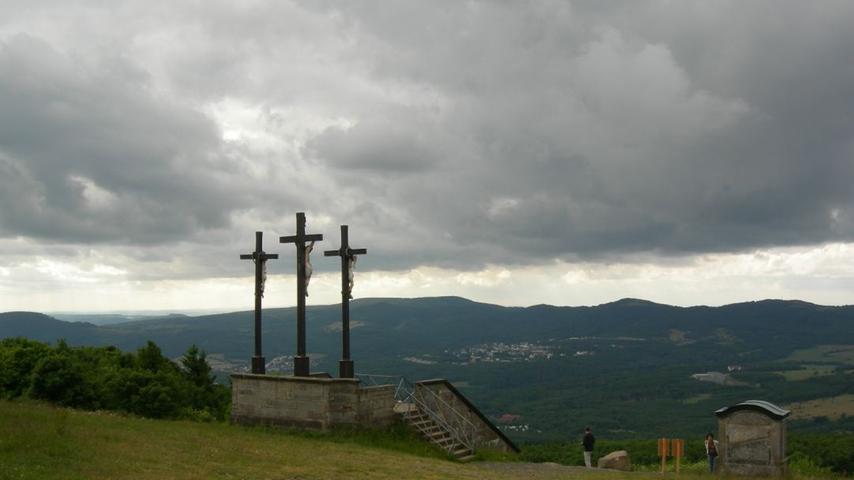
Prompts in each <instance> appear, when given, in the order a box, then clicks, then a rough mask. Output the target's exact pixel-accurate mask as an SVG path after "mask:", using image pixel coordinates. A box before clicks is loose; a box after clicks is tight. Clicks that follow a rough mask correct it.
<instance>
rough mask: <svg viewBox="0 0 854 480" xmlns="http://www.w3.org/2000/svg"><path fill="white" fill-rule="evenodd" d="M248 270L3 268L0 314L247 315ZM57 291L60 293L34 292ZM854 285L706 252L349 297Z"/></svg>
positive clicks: (825, 298)
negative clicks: (163, 272)
mask: <svg viewBox="0 0 854 480" xmlns="http://www.w3.org/2000/svg"><path fill="white" fill-rule="evenodd" d="M102 260H103V259H102ZM288 267H289V265H288V266H287V267H286V266H284V265H281V266H279V265H277V268H276V269H279V268H288ZM271 269H272V268H271ZM250 273H251V272H250V271H249V269H247V274H246V276H245V277H238V278H235V277H226V278H206V279H187V280H148V281H139V280H131V279H129V277H128V276H127V275H126V272H125V271H124V270H122V269H121V268H119V267H117V266H112V265H108V264H104V263H98V264H94V265H91V266H89V267H85V268H82V267H79V266H77V265H74V264H71V263H63V262H61V261H57V260H47V259H43V260H38V261H35V262H31V263H22V264H18V265H14V266H9V267H3V268H2V269H0V311H7V310H37V311H141V310H171V311H186V310H206V311H211V310H217V311H234V310H250V309H251V308H252V291H253V286H252V282H253V277H252V275H251V274H250ZM59 284H61V285H62V286H63V288H62V289H61V290H56V289H53V288H37V285H42V286H48V287H50V286H51V285H59ZM339 285H340V280H339V277H338V275H337V274H335V273H331V272H330V273H320V274H316V275H315V276H314V277H313V278H312V281H311V286H310V289H309V292H310V295H311V296H310V297H309V300H308V304H309V305H321V304H333V303H337V302H339V301H340V294H339ZM295 288H296V287H295V282H294V276H293V275H283V274H271V275H269V277H268V283H267V287H266V297H265V306H266V307H268V308H272V307H284V306H292V305H294V303H295V298H294V297H295ZM852 288H854V244H850V243H849V244H829V245H824V246H819V247H809V248H781V249H770V250H759V251H755V252H752V253H742V254H717V255H704V256H699V257H695V258H693V259H690V260H684V259H682V260H677V259H673V261H672V262H671V263H670V264H667V263H662V262H661V261H660V260H659V261H658V262H657V263H655V262H652V261H650V262H648V263H625V262H614V263H608V264H605V263H592V262H582V263H577V264H573V263H565V262H554V263H552V264H549V265H541V266H537V267H533V266H528V267H512V266H497V265H494V266H490V267H488V268H485V269H482V270H479V271H470V272H459V271H456V270H451V269H442V268H434V267H418V268H413V269H410V270H406V271H398V272H380V271H371V272H359V271H358V270H357V272H356V286H355V289H354V292H353V293H354V296H355V297H356V298H366V297H427V296H443V295H456V296H462V297H466V298H469V299H472V300H476V301H480V302H486V303H495V304H499V305H507V306H529V305H532V304H538V303H545V304H551V305H596V304H601V303H606V302H610V301H614V300H617V299H619V298H624V297H635V298H642V299H647V300H651V301H655V302H660V303H666V304H673V305H681V306H689V305H700V304H702V305H722V304H727V303H734V302H740V301H751V300H761V299H765V298H782V299H799V300H805V301H810V302H814V303H818V304H826V305H839V304H851V301H850V292H851V291H852Z"/></svg>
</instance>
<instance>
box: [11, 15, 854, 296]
mask: <svg viewBox="0 0 854 480" xmlns="http://www.w3.org/2000/svg"><path fill="white" fill-rule="evenodd" d="M852 25H854V3H852V2H850V1H838V2H837V1H831V0H825V1H821V2H803V1H781V0H769V1H765V2H762V1H752V2H743V1H732V2H729V1H708V0H697V1H693V2H692V1H647V2H644V1H626V2H620V1H612V2H607V1H584V2H570V1H563V2H561V1H538V2H503V1H490V2H478V1H467V2H463V1H447V2H444V1H429V2H425V1H423V0H414V1H393V2H386V1H372V2H361V1H352V0H347V1H341V2H317V1H312V2H308V1H306V2H288V1H280V0H276V1H246V2H232V1H228V2H226V1H223V2H215V1H198V2H175V1H163V2H156V1H151V0H146V1H140V2H119V1H91V2H85V1H74V2H71V1H57V2H47V1H40V2H32V1H29V0H27V1H15V0H5V1H3V2H0V311H4V310H14V309H23V310H35V311H57V310H139V309H167V310H168V309H172V310H178V309H197V308H200V309H249V308H251V306H252V288H253V287H252V265H251V262H247V261H240V260H239V259H238V255H239V254H241V253H249V252H250V251H251V250H252V249H253V247H254V232H255V231H256V230H262V231H264V232H265V236H266V237H265V238H266V243H265V247H266V248H265V249H266V250H267V251H268V252H277V253H279V254H280V256H281V259H280V260H276V261H271V262H270V264H269V268H268V270H269V274H270V279H269V283H268V285H267V295H266V299H265V301H266V305H268V306H284V305H292V304H294V303H295V298H296V293H295V287H294V285H295V282H294V279H293V274H292V273H293V271H294V264H295V260H294V247H293V245H281V244H278V241H277V240H278V237H279V236H281V235H291V234H293V233H294V230H295V225H294V223H295V220H294V214H295V212H297V211H304V212H306V214H307V217H308V230H309V232H310V233H322V234H323V235H324V236H325V238H324V241H323V242H321V243H320V244H318V246H317V248H316V250H315V252H316V253H317V252H318V251H319V250H324V249H333V248H338V246H339V235H338V225H339V224H342V223H346V224H349V225H350V238H351V244H352V245H353V246H354V247H365V248H367V249H368V255H367V256H365V257H363V258H361V259H360V260H359V261H358V265H357V276H356V288H355V290H354V295H355V296H356V297H357V298H358V297H366V296H407V297H415V296H427V295H462V296H466V297H469V298H473V299H475V300H480V301H486V302H492V303H499V304H505V305H532V304H538V303H550V304H557V305H590V304H598V303H604V302H608V301H612V300H616V299H619V298H622V297H629V296H631V297H641V298H646V299H650V300H654V301H659V302H663V303H671V304H678V305H694V304H710V305H719V304H725V303H732V302H737V301H744V300H756V299H762V298H799V299H804V300H808V301H813V302H816V303H824V304H852V303H854V299H852V298H854V297H852V295H854V294H852V292H854V186H852V181H854V28H852ZM313 264H314V266H315V270H316V273H315V278H314V279H313V280H312V284H311V288H310V293H311V296H310V298H309V303H310V304H312V303H315V304H317V303H333V302H336V301H337V300H338V299H340V292H339V290H340V289H339V287H338V285H339V283H338V282H339V280H338V278H337V276H336V275H337V274H336V270H337V268H338V266H339V263H338V262H337V260H336V259H332V258H324V257H322V255H321V256H318V255H315V256H314V258H313Z"/></svg>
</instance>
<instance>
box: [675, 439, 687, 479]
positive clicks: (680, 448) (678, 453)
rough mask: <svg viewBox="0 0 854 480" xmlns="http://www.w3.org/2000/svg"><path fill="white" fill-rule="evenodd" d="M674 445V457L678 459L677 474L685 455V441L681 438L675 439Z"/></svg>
mask: <svg viewBox="0 0 854 480" xmlns="http://www.w3.org/2000/svg"><path fill="white" fill-rule="evenodd" d="M672 443H673V457H674V458H675V459H676V473H679V465H680V463H681V460H682V456H683V455H685V440H684V439H681V438H674V439H673V440H672Z"/></svg>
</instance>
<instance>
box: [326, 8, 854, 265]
mask: <svg viewBox="0 0 854 480" xmlns="http://www.w3.org/2000/svg"><path fill="white" fill-rule="evenodd" d="M597 4H598V3H597ZM538 5H540V4H538ZM547 5H549V6H548V7H542V5H540V6H538V7H530V8H529V7H528V6H525V7H520V6H516V5H513V4H503V5H496V4H490V3H473V4H467V7H459V8H458V9H455V10H454V13H453V14H447V13H440V12H438V10H441V9H438V8H437V9H436V10H437V11H432V9H427V10H429V11H426V12H425V11H423V9H421V10H419V9H418V7H416V10H418V12H417V13H416V14H410V15H407V14H406V13H405V12H406V11H407V10H408V9H409V8H410V7H411V5H406V6H405V7H404V6H400V5H397V6H383V8H382V9H379V8H376V7H373V6H368V7H365V8H364V9H360V8H352V9H348V10H347V12H348V14H352V15H354V16H355V17H356V18H358V20H359V21H360V22H362V24H363V25H364V27H363V28H365V30H367V31H369V32H370V33H371V38H372V39H373V40H372V41H375V42H379V43H381V44H383V45H385V46H387V48H386V49H381V48H377V49H376V50H377V51H378V52H381V53H380V54H379V55H378V56H377V60H376V62H377V63H376V64H377V69H376V71H377V72H378V73H377V76H378V77H379V78H381V79H382V78H394V79H395V81H396V82H411V83H413V84H423V83H427V84H429V85H432V86H433V88H434V89H435V90H437V91H439V92H441V93H442V94H443V95H444V96H445V101H444V102H443V108H444V109H445V110H444V111H443V112H442V113H441V115H442V121H441V125H442V127H443V128H444V129H445V131H443V132H442V135H444V136H446V137H451V138H455V139H456V140H458V141H457V147H458V149H457V150H456V151H453V152H446V154H447V156H446V157H444V158H442V159H441V161H440V162H438V163H437V164H436V166H435V167H434V168H433V169H432V170H431V171H430V172H427V173H425V174H423V175H421V176H419V177H418V178H416V179H408V178H403V179H398V180H397V181H396V185H394V186H389V187H387V188H386V189H385V192H386V194H387V199H386V201H387V202H388V203H390V204H393V205H397V206H398V207H399V208H400V209H401V210H404V211H407V212H410V213H411V214H412V216H411V218H412V220H413V221H418V222H420V223H422V224H426V225H429V228H430V229H431V230H433V231H437V232H443V231H444V232H447V234H448V236H447V238H448V240H449V241H450V242H451V243H457V244H459V245H460V246H474V245H480V247H481V248H479V249H478V251H479V252H480V255H479V256H478V259H479V260H480V261H483V262H486V261H492V262H508V261H509V262H514V261H521V262H528V261H532V260H537V259H539V260H544V259H548V258H554V257H565V258H573V257H600V256H608V255H614V254H617V255H625V254H630V253H632V252H643V251H649V252H657V253H659V254H665V255H668V254H686V253H697V252H722V251H739V250H744V249H752V248H762V247H769V246H781V245H805V244H814V243H822V242H827V241H849V240H851V239H852V236H854V230H852V221H851V219H852V210H854V209H853V208H852V207H854V205H852V203H854V202H852V201H854V193H852V192H854V189H852V188H851V187H850V179H851V178H854V149H852V146H854V130H852V129H851V127H852V126H854V118H852V117H854V71H853V70H851V69H850V68H849V66H850V65H851V64H853V63H854V53H852V52H854V48H852V47H854V31H852V30H851V29H850V28H847V27H846V25H849V24H850V23H851V21H854V8H852V7H851V6H850V4H846V3H828V4H821V5H818V6H807V5H804V4H802V3H797V2H789V3H773V4H770V3H759V4H757V3H751V4H749V5H746V6H745V5H743V4H741V3H723V4H711V5H710V4H708V3H700V2H693V3H691V2H683V3H676V4H674V3H657V2H628V3H623V4H615V5H616V6H613V7H611V8H607V9H604V11H601V10H600V11H596V10H589V8H588V7H590V6H591V4H589V3H588V4H584V5H581V6H579V7H578V8H573V5H572V4H563V3H552V4H547ZM378 10H382V11H378ZM410 13H411V12H410ZM389 17H394V18H396V19H398V20H399V21H397V22H393V24H392V23H391V22H388V20H389ZM661 18H665V19H667V26H665V27H664V28H661V29H660V30H659V29H658V27H662V25H661V24H662V20H661ZM411 114H416V115H417V114H418V112H410V115H411ZM421 114H422V115H423V116H424V117H425V118H430V117H432V116H434V115H435V113H434V112H432V111H429V110H424V111H423V112H421ZM404 120H405V121H407V122H412V120H411V119H404ZM428 135H429V134H428ZM316 141H317V142H318V143H319V144H320V145H318V146H317V149H318V151H319V152H323V146H322V143H323V141H324V138H323V137H319V138H318V139H316ZM426 142H427V143H432V142H433V140H432V139H431V138H429V137H428V138H427V139H426ZM436 143H438V142H436ZM361 150H365V147H364V146H363V147H362V148H361ZM340 157H341V155H340V154H339V155H337V156H336V159H337V163H338V165H339V167H340V166H346V165H347V162H346V161H342V160H341V159H340ZM413 162H414V163H417V160H413ZM346 175H347V176H350V177H351V178H352V176H353V175H357V176H358V175H360V174H359V173H358V172H355V171H354V172H348V173H347V174H346ZM416 218H417V220H416Z"/></svg>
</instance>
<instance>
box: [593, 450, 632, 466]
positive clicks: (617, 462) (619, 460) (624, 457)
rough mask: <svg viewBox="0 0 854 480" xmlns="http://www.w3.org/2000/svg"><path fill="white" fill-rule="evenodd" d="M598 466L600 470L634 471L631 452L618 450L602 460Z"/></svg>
mask: <svg viewBox="0 0 854 480" xmlns="http://www.w3.org/2000/svg"><path fill="white" fill-rule="evenodd" d="M596 466H598V467H599V468H610V469H613V470H625V471H629V470H631V469H632V462H631V461H630V460H629V452H627V451H625V450H617V451H616V452H611V453H609V454H608V455H605V456H604V457H602V458H600V459H599V461H598V462H597V464H596Z"/></svg>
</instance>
